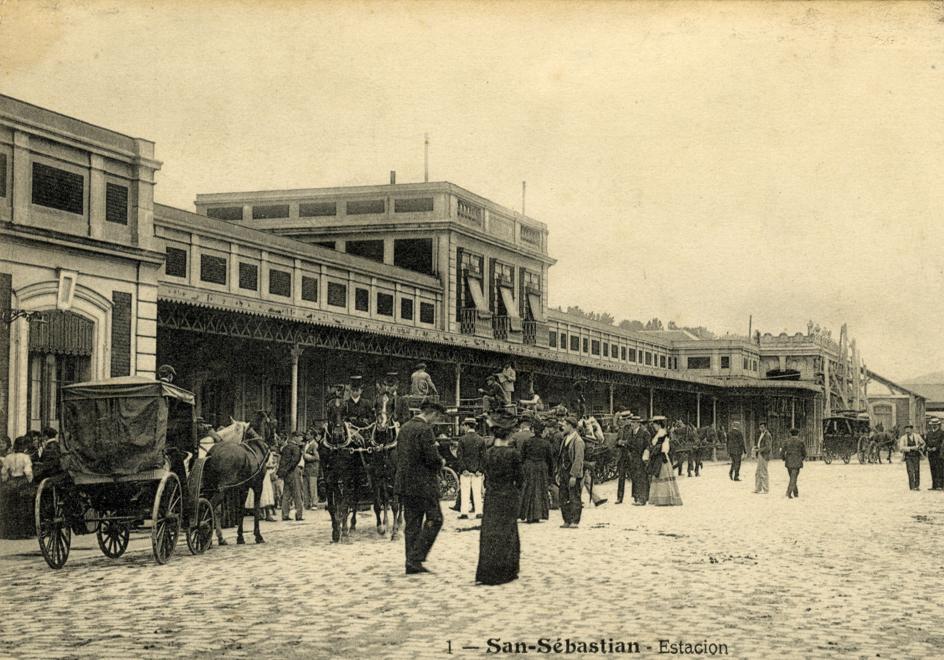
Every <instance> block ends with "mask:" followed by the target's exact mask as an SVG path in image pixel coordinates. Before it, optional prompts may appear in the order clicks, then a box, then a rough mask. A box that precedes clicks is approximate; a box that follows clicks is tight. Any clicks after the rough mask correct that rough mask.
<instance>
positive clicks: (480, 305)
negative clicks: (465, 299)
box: [465, 276, 489, 313]
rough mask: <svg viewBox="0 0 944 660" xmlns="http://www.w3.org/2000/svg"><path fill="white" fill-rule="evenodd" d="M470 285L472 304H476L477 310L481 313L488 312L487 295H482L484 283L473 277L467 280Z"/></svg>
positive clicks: (468, 277)
mask: <svg viewBox="0 0 944 660" xmlns="http://www.w3.org/2000/svg"><path fill="white" fill-rule="evenodd" d="M465 281H466V284H468V285H469V291H470V292H471V293H472V302H474V303H475V309H477V310H478V311H480V312H486V313H487V312H488V311H489V309H488V302H487V301H486V300H485V294H483V293H482V283H481V282H479V281H478V280H477V279H475V278H474V277H471V276H467V277H466V278H465Z"/></svg>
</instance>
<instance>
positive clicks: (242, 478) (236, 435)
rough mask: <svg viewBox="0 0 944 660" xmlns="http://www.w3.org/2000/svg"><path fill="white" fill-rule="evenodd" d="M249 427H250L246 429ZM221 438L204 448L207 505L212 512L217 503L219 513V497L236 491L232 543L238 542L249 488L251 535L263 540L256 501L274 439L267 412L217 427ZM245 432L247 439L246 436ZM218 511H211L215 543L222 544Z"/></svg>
mask: <svg viewBox="0 0 944 660" xmlns="http://www.w3.org/2000/svg"><path fill="white" fill-rule="evenodd" d="M250 429H251V431H250ZM218 433H219V434H220V436H221V437H222V438H223V441H222V442H218V443H216V444H215V445H213V446H212V447H211V448H210V451H208V452H207V457H206V462H205V463H204V464H203V488H204V490H205V492H207V493H208V494H209V495H210V505H211V507H212V509H213V511H214V512H215V511H216V510H217V507H220V511H221V513H222V504H223V497H224V495H225V493H226V491H228V490H235V491H236V498H235V499H236V501H238V502H239V509H238V511H239V513H238V514H237V517H238V519H239V526H238V528H237V531H236V543H237V545H242V544H244V543H245V540H244V539H243V518H244V515H243V514H244V507H243V503H244V502H245V501H246V496H247V494H248V493H249V489H250V488H251V489H252V491H253V494H254V495H255V499H254V501H253V505H254V506H253V528H252V531H253V536H254V537H255V540H256V543H265V540H264V539H263V538H262V533H261V532H260V531H259V519H260V517H261V513H260V509H259V503H260V501H261V500H262V482H263V480H264V479H265V478H266V463H267V462H268V460H269V448H270V447H271V446H272V443H273V441H274V436H275V433H274V431H273V427H272V423H271V421H270V420H269V416H268V415H267V414H265V413H259V414H258V415H257V416H256V418H255V420H253V422H252V424H249V423H247V422H237V421H233V423H232V424H231V425H230V426H228V427H226V428H224V429H221V430H220V431H218ZM247 435H248V436H249V437H248V439H247V438H246V436H247ZM220 518H221V515H214V527H215V529H216V538H217V543H218V544H219V545H226V539H224V538H223V529H222V525H221V522H220Z"/></svg>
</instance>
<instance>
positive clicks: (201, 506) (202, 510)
mask: <svg viewBox="0 0 944 660" xmlns="http://www.w3.org/2000/svg"><path fill="white" fill-rule="evenodd" d="M212 545H213V506H212V505H211V504H210V502H209V500H207V499H206V498H205V497H201V498H200V499H199V500H198V501H197V509H196V511H194V513H193V517H192V518H191V520H190V527H188V528H187V547H188V548H190V554H193V555H202V554H203V553H204V552H206V551H207V550H209V549H210V546H212Z"/></svg>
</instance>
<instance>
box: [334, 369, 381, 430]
mask: <svg viewBox="0 0 944 660" xmlns="http://www.w3.org/2000/svg"><path fill="white" fill-rule="evenodd" d="M362 381H363V378H361V377H360V376H351V398H350V399H348V400H347V401H345V402H344V409H343V412H342V415H343V416H344V421H345V422H348V423H350V424H353V425H354V426H357V427H360V428H363V427H365V426H369V425H370V423H371V422H373V421H374V407H373V406H372V405H371V403H370V401H368V400H367V399H365V398H364V397H363V396H362V394H363V393H364V383H363V382H362Z"/></svg>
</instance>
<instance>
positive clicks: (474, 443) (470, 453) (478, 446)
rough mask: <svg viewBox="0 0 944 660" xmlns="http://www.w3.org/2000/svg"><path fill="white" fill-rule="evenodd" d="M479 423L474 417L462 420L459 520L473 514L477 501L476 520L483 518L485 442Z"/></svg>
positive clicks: (459, 465) (459, 456)
mask: <svg viewBox="0 0 944 660" xmlns="http://www.w3.org/2000/svg"><path fill="white" fill-rule="evenodd" d="M477 427H478V423H477V422H476V420H475V418H474V417H466V418H465V419H464V420H462V437H460V438H459V455H458V459H459V463H458V468H459V493H460V495H459V497H460V504H459V512H460V514H459V518H462V519H465V518H468V517H469V514H470V513H471V512H472V501H473V498H474V500H475V513H476V516H475V517H476V518H481V517H482V497H483V493H484V492H485V491H484V488H483V486H484V476H485V440H484V439H482V436H480V435H479V434H478V432H477V431H476V428H477Z"/></svg>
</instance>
